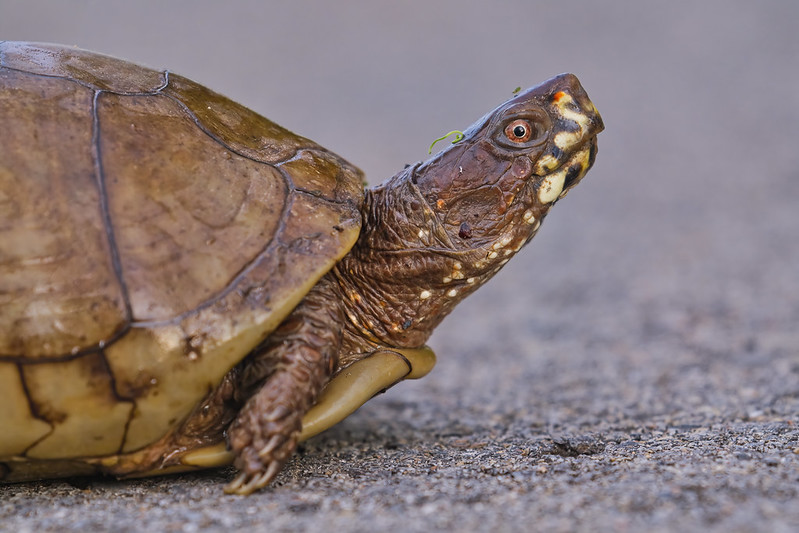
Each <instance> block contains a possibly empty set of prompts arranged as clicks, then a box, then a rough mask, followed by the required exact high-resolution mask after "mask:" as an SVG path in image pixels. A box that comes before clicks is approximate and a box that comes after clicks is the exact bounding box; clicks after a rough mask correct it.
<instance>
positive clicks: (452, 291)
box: [447, 289, 458, 298]
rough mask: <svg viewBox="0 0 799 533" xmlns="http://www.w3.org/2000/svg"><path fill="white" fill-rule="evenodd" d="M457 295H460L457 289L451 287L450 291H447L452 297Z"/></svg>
mask: <svg viewBox="0 0 799 533" xmlns="http://www.w3.org/2000/svg"><path fill="white" fill-rule="evenodd" d="M457 295H458V291H457V290H455V289H450V290H449V292H447V296H449V297H450V298H453V297H455V296H457Z"/></svg>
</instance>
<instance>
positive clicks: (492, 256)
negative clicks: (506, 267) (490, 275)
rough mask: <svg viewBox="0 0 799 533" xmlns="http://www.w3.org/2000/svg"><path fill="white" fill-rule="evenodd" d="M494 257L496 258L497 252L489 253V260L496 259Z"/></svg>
mask: <svg viewBox="0 0 799 533" xmlns="http://www.w3.org/2000/svg"><path fill="white" fill-rule="evenodd" d="M496 257H497V252H491V253H489V254H488V258H489V259H496Z"/></svg>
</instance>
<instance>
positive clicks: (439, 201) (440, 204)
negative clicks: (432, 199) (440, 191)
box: [436, 200, 444, 209]
mask: <svg viewBox="0 0 799 533" xmlns="http://www.w3.org/2000/svg"><path fill="white" fill-rule="evenodd" d="M436 207H438V208H439V209H444V200H438V201H436Z"/></svg>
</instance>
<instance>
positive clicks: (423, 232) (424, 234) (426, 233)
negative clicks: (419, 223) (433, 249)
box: [419, 229, 430, 239]
mask: <svg viewBox="0 0 799 533" xmlns="http://www.w3.org/2000/svg"><path fill="white" fill-rule="evenodd" d="M429 235H430V232H429V231H427V230H426V229H420V230H419V238H420V239H426V238H427V237H428V236H429Z"/></svg>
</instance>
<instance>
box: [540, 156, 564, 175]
mask: <svg viewBox="0 0 799 533" xmlns="http://www.w3.org/2000/svg"><path fill="white" fill-rule="evenodd" d="M558 163H560V161H558V158H557V157H555V156H554V155H552V154H544V155H542V156H541V157H539V158H538V162H537V163H536V169H535V171H536V172H537V173H538V174H544V173H546V172H549V171H550V170H552V169H553V168H555V167H557V166H558Z"/></svg>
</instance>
